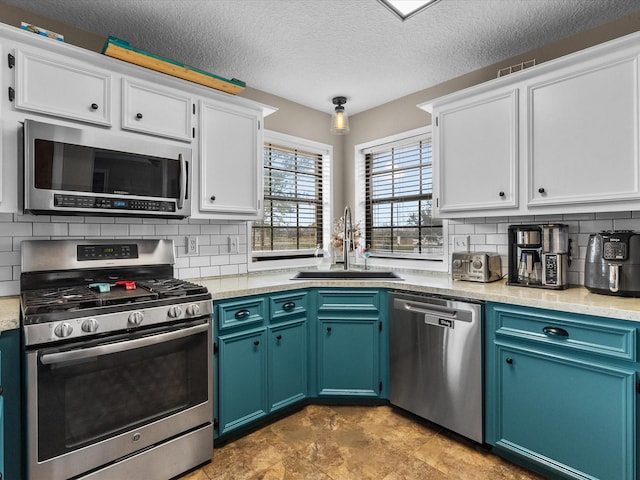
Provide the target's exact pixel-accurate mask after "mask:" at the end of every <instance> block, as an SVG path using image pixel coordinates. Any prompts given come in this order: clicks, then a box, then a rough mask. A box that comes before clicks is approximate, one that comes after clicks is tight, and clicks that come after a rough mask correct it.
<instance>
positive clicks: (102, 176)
mask: <svg viewBox="0 0 640 480" xmlns="http://www.w3.org/2000/svg"><path fill="white" fill-rule="evenodd" d="M23 138H24V210H25V212H29V213H33V214H47V215H52V214H59V215H110V216H138V217H163V218H185V217H188V216H189V215H190V213H191V201H190V195H189V190H190V187H191V181H190V178H189V177H190V175H189V172H190V171H191V170H190V168H189V167H190V163H191V148H189V147H188V146H186V145H185V146H180V145H177V144H174V143H169V142H166V143H165V142H162V141H160V140H153V139H147V138H134V137H131V136H125V135H119V134H118V133H117V132H113V131H111V130H109V131H107V130H102V129H99V128H94V127H84V128H71V127H64V126H61V125H53V124H48V123H42V122H36V121H33V120H25V122H24V137H23Z"/></svg>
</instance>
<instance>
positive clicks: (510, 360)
mask: <svg viewBox="0 0 640 480" xmlns="http://www.w3.org/2000/svg"><path fill="white" fill-rule="evenodd" d="M505 362H507V363H508V364H509V365H511V364H512V363H513V358H511V357H509V358H507V359H506V360H505Z"/></svg>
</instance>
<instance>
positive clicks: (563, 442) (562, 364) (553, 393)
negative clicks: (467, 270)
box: [485, 304, 638, 480]
mask: <svg viewBox="0 0 640 480" xmlns="http://www.w3.org/2000/svg"><path fill="white" fill-rule="evenodd" d="M485 320H486V343H485V352H486V419H485V423H486V440H487V443H490V444H492V445H494V450H495V451H496V453H498V454H500V455H503V456H505V457H508V458H510V459H512V460H515V461H519V462H521V463H523V464H525V465H526V466H529V467H531V468H533V469H536V470H538V471H540V472H542V473H543V474H545V475H547V476H549V477H552V478H579V479H600V480H608V479H610V480H635V479H636V478H637V477H636V475H637V455H638V451H637V446H638V445H637V441H636V436H637V418H636V404H637V400H636V399H637V393H636V384H637V375H638V373H637V367H636V365H637V364H636V360H637V359H636V352H637V345H636V341H637V332H636V326H635V325H634V324H633V322H623V321H617V320H612V319H608V318H601V317H592V316H586V315H576V314H570V313H563V312H555V311H548V310H542V309H534V308H525V307H516V306H512V305H502V304H488V305H487V308H486V319H485Z"/></svg>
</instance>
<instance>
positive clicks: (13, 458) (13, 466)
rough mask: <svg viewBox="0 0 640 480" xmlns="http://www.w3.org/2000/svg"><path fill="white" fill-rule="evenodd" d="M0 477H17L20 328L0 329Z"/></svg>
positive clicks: (18, 472) (18, 457) (19, 474)
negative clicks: (0, 330) (1, 330)
mask: <svg viewBox="0 0 640 480" xmlns="http://www.w3.org/2000/svg"><path fill="white" fill-rule="evenodd" d="M0 380H1V383H0V392H1V393H0V479H3V480H4V479H20V478H22V474H21V448H20V447H21V445H22V443H21V440H20V439H21V434H20V432H21V425H20V418H21V413H20V406H21V400H20V330H18V329H15V330H6V331H4V332H1V333H0Z"/></svg>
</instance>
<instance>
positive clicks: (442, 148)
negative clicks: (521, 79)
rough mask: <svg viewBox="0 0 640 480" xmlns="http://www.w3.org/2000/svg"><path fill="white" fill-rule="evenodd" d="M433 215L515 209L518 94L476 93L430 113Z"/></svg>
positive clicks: (511, 90)
mask: <svg viewBox="0 0 640 480" xmlns="http://www.w3.org/2000/svg"><path fill="white" fill-rule="evenodd" d="M434 118H435V120H434V124H435V129H434V132H435V133H434V178H435V179H436V181H435V182H434V193H435V198H436V202H435V204H436V209H437V210H438V211H439V212H468V211H474V210H486V209H496V208H498V209H500V208H515V207H517V206H518V184H517V175H518V90H516V89H507V90H505V91H497V92H491V93H490V94H484V95H478V96H474V97H473V98H469V99H465V100H464V101H461V102H456V103H454V104H451V105H446V106H443V107H442V108H440V109H436V110H435V111H434Z"/></svg>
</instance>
